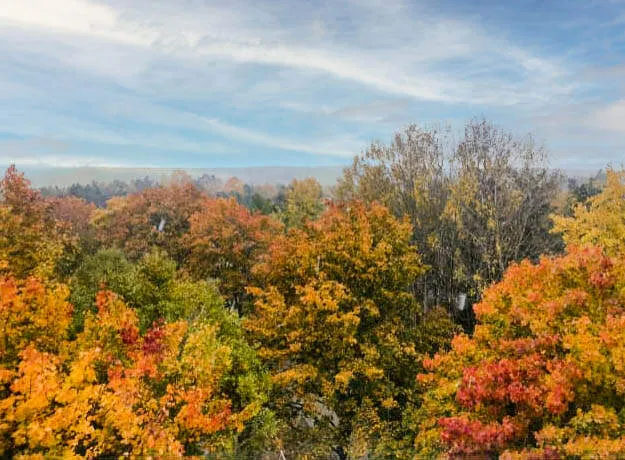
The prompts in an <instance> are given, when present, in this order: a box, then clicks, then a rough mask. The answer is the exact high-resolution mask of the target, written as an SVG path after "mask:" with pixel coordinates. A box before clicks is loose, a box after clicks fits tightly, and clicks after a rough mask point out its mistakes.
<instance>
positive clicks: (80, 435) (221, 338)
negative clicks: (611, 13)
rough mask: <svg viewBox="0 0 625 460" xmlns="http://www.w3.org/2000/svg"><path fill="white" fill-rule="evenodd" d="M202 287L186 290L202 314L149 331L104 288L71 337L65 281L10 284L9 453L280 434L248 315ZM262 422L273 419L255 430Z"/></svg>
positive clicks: (210, 448) (188, 450) (230, 443)
mask: <svg viewBox="0 0 625 460" xmlns="http://www.w3.org/2000/svg"><path fill="white" fill-rule="evenodd" d="M193 287H194V286H192V285H187V286H180V290H181V292H180V294H178V298H177V299H178V301H179V302H186V304H187V306H188V307H192V308H195V309H196V310H198V311H195V312H194V313H193V314H191V315H190V316H189V317H190V318H192V319H190V320H184V319H181V318H172V320H171V321H169V322H164V321H157V322H154V323H153V325H152V326H151V327H150V328H149V329H147V330H146V331H145V332H144V333H142V332H141V330H140V328H139V318H138V315H137V311H136V310H134V309H131V308H129V307H128V306H126V305H125V303H124V302H123V301H122V300H121V299H120V298H119V297H118V296H116V295H115V294H114V293H112V292H110V291H103V292H100V293H98V294H97V296H96V299H95V305H96V308H97V312H96V313H92V312H88V313H87V315H86V320H85V326H84V330H82V332H80V333H79V334H78V336H77V337H76V338H75V339H72V340H69V339H68V335H67V326H68V325H69V322H70V321H71V316H70V315H71V311H72V308H71V305H70V304H69V303H68V302H67V301H66V300H65V299H66V295H67V288H66V287H64V286H51V287H48V286H46V285H45V284H43V283H42V282H41V280H38V279H35V278H31V279H29V280H28V281H25V282H24V281H19V280H15V279H14V278H12V277H8V278H5V279H3V280H2V281H0V292H2V296H0V310H1V312H2V316H3V318H6V319H7V321H6V322H5V325H4V326H3V329H2V331H1V332H0V333H1V334H2V336H1V337H0V339H1V340H0V343H1V344H0V454H2V455H6V456H16V455H22V454H26V455H30V454H39V455H46V456H63V457H66V456H87V457H95V456H122V455H139V456H146V455H183V454H185V455H198V454H205V453H207V452H226V453H227V452H237V453H239V454H240V453H241V452H245V448H246V446H248V448H250V449H261V448H262V447H263V446H262V444H260V445H259V444H254V442H264V441H266V439H262V436H263V435H264V434H267V435H271V432H270V431H271V421H272V415H271V413H270V412H268V411H267V410H265V409H263V407H262V406H263V403H264V401H265V398H266V394H267V389H268V386H267V385H268V381H267V380H266V378H265V377H264V374H263V373H262V371H261V369H260V366H259V363H258V361H257V359H256V357H255V355H254V353H253V352H252V350H251V349H250V348H249V346H248V345H247V344H246V343H245V340H244V337H243V335H242V334H241V329H240V327H239V322H238V318H236V316H234V315H232V314H229V313H227V312H226V311H225V310H224V309H223V308H221V306H220V305H219V308H215V305H210V304H208V305H207V304H205V302H204V300H205V299H204V298H203V297H202V294H200V293H199V292H198V291H197V289H196V290H195V291H194V290H193ZM174 297H175V295H174ZM183 298H184V300H182V299H183ZM174 301H175V300H174ZM187 313H189V312H188V311H187V312H185V314H187ZM179 316H183V315H182V314H181V315H179ZM258 425H260V426H262V425H268V427H269V428H268V430H267V429H266V430H265V431H264V432H263V431H262V430H254V426H258ZM268 431H269V432H268Z"/></svg>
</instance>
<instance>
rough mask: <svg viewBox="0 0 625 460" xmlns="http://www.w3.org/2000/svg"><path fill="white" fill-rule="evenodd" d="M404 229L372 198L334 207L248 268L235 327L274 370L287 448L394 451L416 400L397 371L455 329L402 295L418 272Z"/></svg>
mask: <svg viewBox="0 0 625 460" xmlns="http://www.w3.org/2000/svg"><path fill="white" fill-rule="evenodd" d="M411 234H412V231H411V228H410V225H409V224H408V223H402V222H399V221H397V220H396V219H394V218H393V216H392V215H391V214H390V212H389V211H388V210H387V209H386V208H384V207H382V206H380V205H372V206H370V207H368V206H366V205H364V204H362V203H358V202H351V203H349V204H345V205H341V206H337V205H331V206H330V207H329V208H328V209H327V210H326V211H325V213H324V214H322V215H321V217H320V218H319V219H318V220H317V221H309V222H307V223H306V224H304V226H303V228H302V229H295V228H294V229H292V230H291V231H290V232H289V233H288V234H286V235H282V236H279V237H276V238H275V240H274V242H273V244H272V245H271V247H270V251H269V254H268V256H267V257H266V258H265V260H264V262H263V263H261V264H259V265H258V266H257V267H256V268H255V279H256V287H254V288H251V289H250V292H251V293H252V294H253V295H254V299H255V304H254V305H255V308H254V310H253V312H252V313H251V314H250V315H249V316H248V317H247V319H246V320H245V322H244V325H245V327H246V329H247V331H248V333H249V337H250V340H251V341H252V342H253V343H254V344H255V345H256V347H257V348H258V353H259V356H260V357H261V358H262V359H263V360H264V361H265V363H266V365H267V366H268V368H269V369H270V371H271V373H272V376H273V382H274V388H275V391H274V396H273V398H272V403H273V404H272V407H274V408H275V410H276V411H278V412H279V414H280V415H281V417H282V420H284V422H285V423H286V428H285V431H284V436H285V440H287V441H288V442H287V443H286V446H287V449H288V448H292V449H293V450H295V451H297V449H301V450H302V451H304V452H312V453H314V454H315V455H319V456H328V455H329V451H330V450H332V451H333V452H334V453H335V454H337V455H338V456H339V457H341V458H346V457H347V456H348V455H352V456H355V455H356V454H357V453H358V452H365V453H366V452H368V451H371V452H374V449H378V450H377V451H376V453H378V454H382V453H385V452H386V453H388V452H394V453H396V452H395V451H394V447H397V446H396V444H395V443H396V441H397V439H399V438H401V418H402V410H403V408H404V407H405V406H406V405H407V404H408V403H409V401H411V400H412V399H413V398H414V397H415V394H414V389H415V380H414V376H413V375H411V374H410V373H409V372H408V373H407V372H406V370H407V369H409V368H410V367H411V364H413V363H414V362H415V361H418V360H419V358H420V357H421V356H422V355H423V354H425V353H429V352H431V351H433V350H436V349H438V348H439V347H441V346H444V344H445V343H446V342H447V340H449V338H450V337H451V334H452V333H453V331H454V330H455V329H454V327H453V326H452V323H451V321H450V320H449V318H448V317H447V316H446V315H445V314H444V313H441V312H440V311H438V310H437V311H435V312H433V313H432V314H430V315H428V316H423V315H422V314H421V308H420V307H419V305H418V304H417V303H416V301H415V298H414V297H413V295H412V294H411V293H410V291H409V288H410V286H411V284H412V283H413V282H414V280H415V278H416V277H418V276H420V275H421V274H422V273H423V272H424V268H423V266H422V264H421V262H420V260H419V257H418V255H417V253H416V252H415V250H414V248H413V247H411V246H410V237H411ZM385 449H386V450H385Z"/></svg>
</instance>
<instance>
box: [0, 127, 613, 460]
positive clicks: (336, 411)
mask: <svg viewBox="0 0 625 460" xmlns="http://www.w3.org/2000/svg"><path fill="white" fill-rule="evenodd" d="M0 217H1V219H0V315H1V316H0V317H1V318H2V320H3V325H2V328H0V455H2V456H6V457H13V456H20V455H39V456H62V457H71V456H86V457H89V458H103V457H112V456H115V457H119V456H211V455H213V456H219V457H220V458H235V457H236V458H276V459H278V458H280V459H284V458H286V459H291V458H302V459H303V458H337V459H346V458H415V457H421V456H427V457H443V458H448V457H457V456H467V455H474V456H484V457H493V456H501V457H503V458H538V457H540V458H546V457H550V458H559V457H567V458H568V457H572V458H586V457H589V456H622V455H625V405H624V404H623V401H625V399H624V398H623V395H624V393H625V366H624V365H623V357H624V356H625V349H623V347H624V345H623V344H624V343H625V337H623V334H624V333H623V331H624V330H625V327H624V326H625V311H624V310H623V308H624V307H623V306H624V305H625V298H623V296H624V293H625V265H624V263H623V260H624V259H623V256H625V227H624V224H623V222H625V172H623V171H616V170H612V169H608V170H607V172H606V174H605V177H603V176H602V175H599V176H597V177H595V178H592V179H588V180H580V179H576V178H566V177H565V176H564V175H563V174H562V173H561V172H558V171H554V170H553V169H551V168H549V166H548V154H547V152H546V150H545V149H544V148H542V147H541V146H539V145H537V144H536V142H535V141H534V140H533V139H532V138H531V137H530V136H527V137H522V138H518V137H516V136H514V135H512V134H510V133H508V132H506V131H504V130H502V129H501V128H499V127H497V126H496V125H494V124H492V123H490V122H488V121H485V120H481V119H474V120H471V121H470V122H468V123H467V125H466V127H465V130H464V133H463V136H461V137H460V139H459V140H458V141H456V142H452V138H451V137H450V136H449V133H447V132H446V131H445V130H438V129H425V128H421V127H419V126H416V125H412V126H409V127H407V128H406V129H404V130H403V131H401V132H398V133H397V134H396V135H395V137H394V138H393V140H392V142H391V143H390V144H388V145H385V144H381V143H374V144H372V145H371V146H370V147H369V148H368V149H366V150H365V151H363V152H362V153H361V154H360V155H358V156H357V157H355V158H354V160H353V163H352V165H351V166H349V167H347V168H346V169H345V170H344V172H343V174H342V176H341V177H340V178H339V180H338V182H337V184H336V185H335V186H334V187H331V188H329V189H328V188H324V187H322V186H321V185H320V184H319V183H318V182H317V181H316V180H315V179H313V178H307V179H295V180H293V181H292V182H291V183H290V184H288V185H283V186H273V185H265V186H259V185H251V184H244V183H243V182H242V181H240V180H238V179H236V178H232V179H230V180H228V181H226V182H225V183H222V182H220V181H219V180H217V179H216V178H215V177H210V176H202V177H200V178H192V177H191V176H188V175H186V174H184V173H178V174H175V175H174V176H173V177H172V178H171V179H170V180H169V181H167V182H164V183H156V182H153V181H151V180H149V179H147V178H146V179H145V180H137V181H133V182H131V183H123V182H116V183H113V184H98V183H92V184H89V185H80V184H76V185H74V186H71V187H68V188H66V189H60V188H44V189H41V190H37V189H35V188H33V187H32V186H31V185H30V183H29V181H28V180H27V179H26V178H25V176H24V175H23V174H22V173H20V172H19V171H18V170H17V168H16V167H15V166H11V167H9V169H8V170H7V171H6V173H5V175H4V178H3V179H2V181H1V182H0Z"/></svg>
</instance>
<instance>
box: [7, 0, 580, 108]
mask: <svg viewBox="0 0 625 460" xmlns="http://www.w3.org/2000/svg"><path fill="white" fill-rule="evenodd" d="M0 5H1V6H2V8H0V20H2V21H4V22H5V23H6V24H12V25H14V26H20V27H26V28H31V29H39V30H40V31H42V32H45V33H57V34H78V35H84V36H88V37H91V38H98V39H102V40H107V41H110V42H113V43H117V44H123V45H126V46H133V47H139V48H142V49H144V50H143V51H141V50H137V51H136V53H137V55H138V56H141V54H142V53H145V52H151V51H154V50H158V51H159V52H161V53H165V54H166V55H168V56H170V57H172V58H176V59H192V60H207V59H208V60H210V59H213V60H214V59H219V60H228V61H234V62H239V63H251V64H261V65H270V66H278V67H286V68H294V69H299V70H301V71H303V72H316V73H319V74H326V75H329V76H332V77H334V78H338V79H342V80H346V81H351V82H355V83H358V84H360V85H363V86H365V87H369V88H371V89H374V90H377V91H380V92H384V93H388V94H392V95H396V96H405V97H411V98H414V99H419V100H429V101H440V102H453V103H471V104H493V105H509V104H516V103H519V102H536V101H539V102H540V101H542V100H544V99H545V98H546V97H547V95H548V94H552V93H558V92H562V93H567V92H569V91H570V89H571V88H570V86H569V85H564V84H562V83H561V82H560V81H559V80H558V79H559V78H560V77H562V76H563V75H564V74H565V72H564V71H563V70H562V69H560V68H559V67H558V66H557V65H555V64H553V63H550V62H549V61H547V60H545V59H543V58H540V57H538V56H535V55H533V54H532V53H530V52H528V51H526V50H522V49H520V48H518V47H516V46H514V45H512V44H509V43H506V42H505V41H503V40H502V39H501V38H497V37H492V36H490V35H489V34H488V33H487V32H486V31H485V30H483V29H482V28H480V27H479V26H477V25H476V24H474V23H472V22H469V21H464V22H463V21H460V20H457V19H444V18H437V17H423V18H420V17H412V16H411V15H410V11H409V10H408V9H407V7H406V6H405V5H404V3H403V2H396V4H395V6H394V8H391V9H380V8H381V5H380V4H379V3H378V2H377V1H373V2H369V3H368V4H367V5H365V8H364V10H365V13H362V16H361V17H355V18H353V24H351V26H350V24H345V25H344V27H353V29H354V30H353V31H350V30H347V31H341V30H338V31H336V32H335V36H330V37H329V38H324V40H325V41H319V40H317V41H313V40H310V39H307V37H306V35H305V34H302V33H301V32H298V30H299V29H298V27H289V21H291V20H292V18H293V17H297V13H298V12H299V11H298V8H300V5H301V3H300V2H296V3H295V6H294V7H292V8H291V9H289V8H285V10H286V11H287V13H286V14H285V13H281V12H276V11H273V12H270V13H267V12H264V11H263V10H262V9H261V8H252V5H253V4H247V3H243V4H241V3H239V4H231V5H230V6H227V5H224V6H220V5H218V4H217V5H213V4H211V5H209V6H206V7H205V6H198V5H197V4H185V6H190V8H189V9H186V8H183V7H181V5H180V4H179V3H177V2H171V3H165V2H159V1H157V0H155V1H154V2H151V3H143V2H140V1H139V2H133V3H126V4H125V5H126V6H125V7H121V6H119V5H118V6H117V8H114V7H113V6H107V5H103V4H99V3H95V2H93V1H87V0H21V1H19V2H16V1H13V0H4V1H3V2H0ZM137 5H138V6H137ZM335 6H336V8H337V9H339V8H340V3H336V4H335ZM194 8H195V9H194ZM301 8H304V7H303V6H302V7H301ZM344 8H347V7H344ZM349 8H351V9H349V12H350V13H352V14H354V15H357V14H358V12H359V11H361V10H363V8H362V6H361V8H360V9H358V8H355V7H354V6H353V5H351V6H349ZM235 11H236V12H235ZM250 11H251V13H250ZM329 13H331V11H330V12H329ZM329 13H328V12H326V13H325V17H323V18H315V19H314V20H313V21H311V23H310V27H311V30H313V29H319V27H321V26H323V25H324V24H325V23H326V22H328V21H329V16H330V14H329ZM280 14H283V16H279V15H280ZM289 14H290V15H291V16H289ZM255 19H256V20H255ZM323 30H324V34H323V36H324V37H327V36H328V32H327V29H326V28H324V29H323ZM350 32H353V37H351V38H349V36H348V37H347V38H346V37H344V36H343V35H344V34H346V33H350ZM87 45H88V44H87V43H85V46H87ZM369 45H373V46H369ZM148 50H149V51H148ZM100 51H101V50H100ZM85 54H86V55H87V57H82V61H83V62H82V63H83V64H84V65H88V66H90V67H91V68H96V69H97V67H98V66H100V67H105V65H104V64H102V63H101V62H99V61H98V60H97V59H94V58H92V57H91V56H89V54H88V53H85ZM104 57H106V56H104ZM72 58H73V59H72V60H73V61H74V62H76V63H80V62H81V58H80V57H78V56H75V55H74V56H72ZM109 59H112V60H114V59H115V55H113V56H109ZM458 59H462V60H465V61H466V62H464V63H463V64H462V66H461V68H460V69H458V68H457V63H455V62H454V61H455V60H458ZM447 62H452V63H453V64H456V68H455V69H454V71H453V72H449V71H447V70H446V69H445V67H444V65H445V64H446V63H447ZM441 66H442V67H441ZM502 67H505V68H506V69H507V70H511V71H513V72H516V73H525V74H529V75H522V76H521V77H519V78H521V80H520V81H518V82H513V83H512V84H510V83H508V84H507V85H503V84H502V85H496V84H493V83H496V82H498V81H499V77H498V75H497V73H498V72H499V70H501V68H502ZM475 68H479V69H481V70H480V71H481V73H482V74H483V73H485V72H486V73H488V72H490V73H491V75H487V76H481V81H482V82H483V84H482V85H475V84H474V82H472V81H466V79H464V78H463V76H467V75H470V74H471V73H472V72H473V71H474V69H475ZM535 81H540V82H542V83H543V85H540V86H538V85H531V84H530V83H531V82H535ZM545 82H548V84H549V86H548V88H549V89H548V90H544V89H541V88H545V85H544V83H545ZM500 83H503V82H502V81H500ZM529 88H531V90H529V91H528V89H529Z"/></svg>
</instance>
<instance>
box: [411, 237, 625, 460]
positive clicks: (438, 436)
mask: <svg viewBox="0 0 625 460" xmlns="http://www.w3.org/2000/svg"><path fill="white" fill-rule="evenodd" d="M624 275H625V264H624V263H623V260H622V258H620V257H617V258H611V257H609V256H606V255H605V254H603V252H602V250H601V248H596V247H588V248H584V249H578V248H575V247H571V248H570V249H569V253H568V254H567V255H566V256H563V257H559V258H545V259H543V260H541V262H540V263H539V264H538V265H532V264H530V263H529V262H523V263H521V264H519V265H516V266H513V267H511V268H510V269H509V270H508V271H507V273H506V276H505V277H504V279H503V281H502V282H500V283H498V284H496V285H494V286H492V287H491V288H489V289H488V290H487V291H486V292H485V294H484V298H483V299H482V301H481V302H480V303H479V304H478V305H476V306H475V311H476V315H477V318H478V320H479V325H478V326H477V327H476V329H475V333H474V335H473V337H471V338H469V337H466V336H457V337H456V338H455V339H454V340H453V342H452V350H451V351H450V352H448V353H441V354H437V355H436V356H434V358H433V359H429V360H426V361H425V362H424V365H425V367H426V368H427V369H428V370H429V372H427V373H422V374H420V375H419V376H418V380H419V381H420V382H421V384H423V385H424V386H426V387H427V388H429V391H428V393H427V394H426V396H425V398H424V401H423V404H422V406H421V408H420V409H419V410H418V411H417V412H416V415H415V420H416V421H417V422H418V430H419V434H418V435H417V437H416V446H417V448H418V449H419V452H421V453H423V454H425V453H427V454H432V453H435V452H439V453H442V452H446V453H448V454H451V455H467V454H484V455H492V454H504V455H505V456H511V457H513V456H517V455H521V456H530V455H535V456H537V457H541V458H542V457H544V456H549V455H556V454H557V455H561V456H567V457H568V456H584V455H588V454H589V453H601V454H604V455H617V454H618V455H622V454H623V453H624V452H625V438H622V437H621V436H622V433H623V429H624V428H625V425H623V424H622V423H623V419H622V417H623V413H624V412H623V408H624V406H623V394H624V392H625V367H624V366H623V362H622V358H623V356H625V348H623V344H624V343H625V342H624V341H623V339H624V338H625V337H624V336H623V331H624V329H623V326H624V325H625V308H624V305H625V297H624V293H625V276H624Z"/></svg>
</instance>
